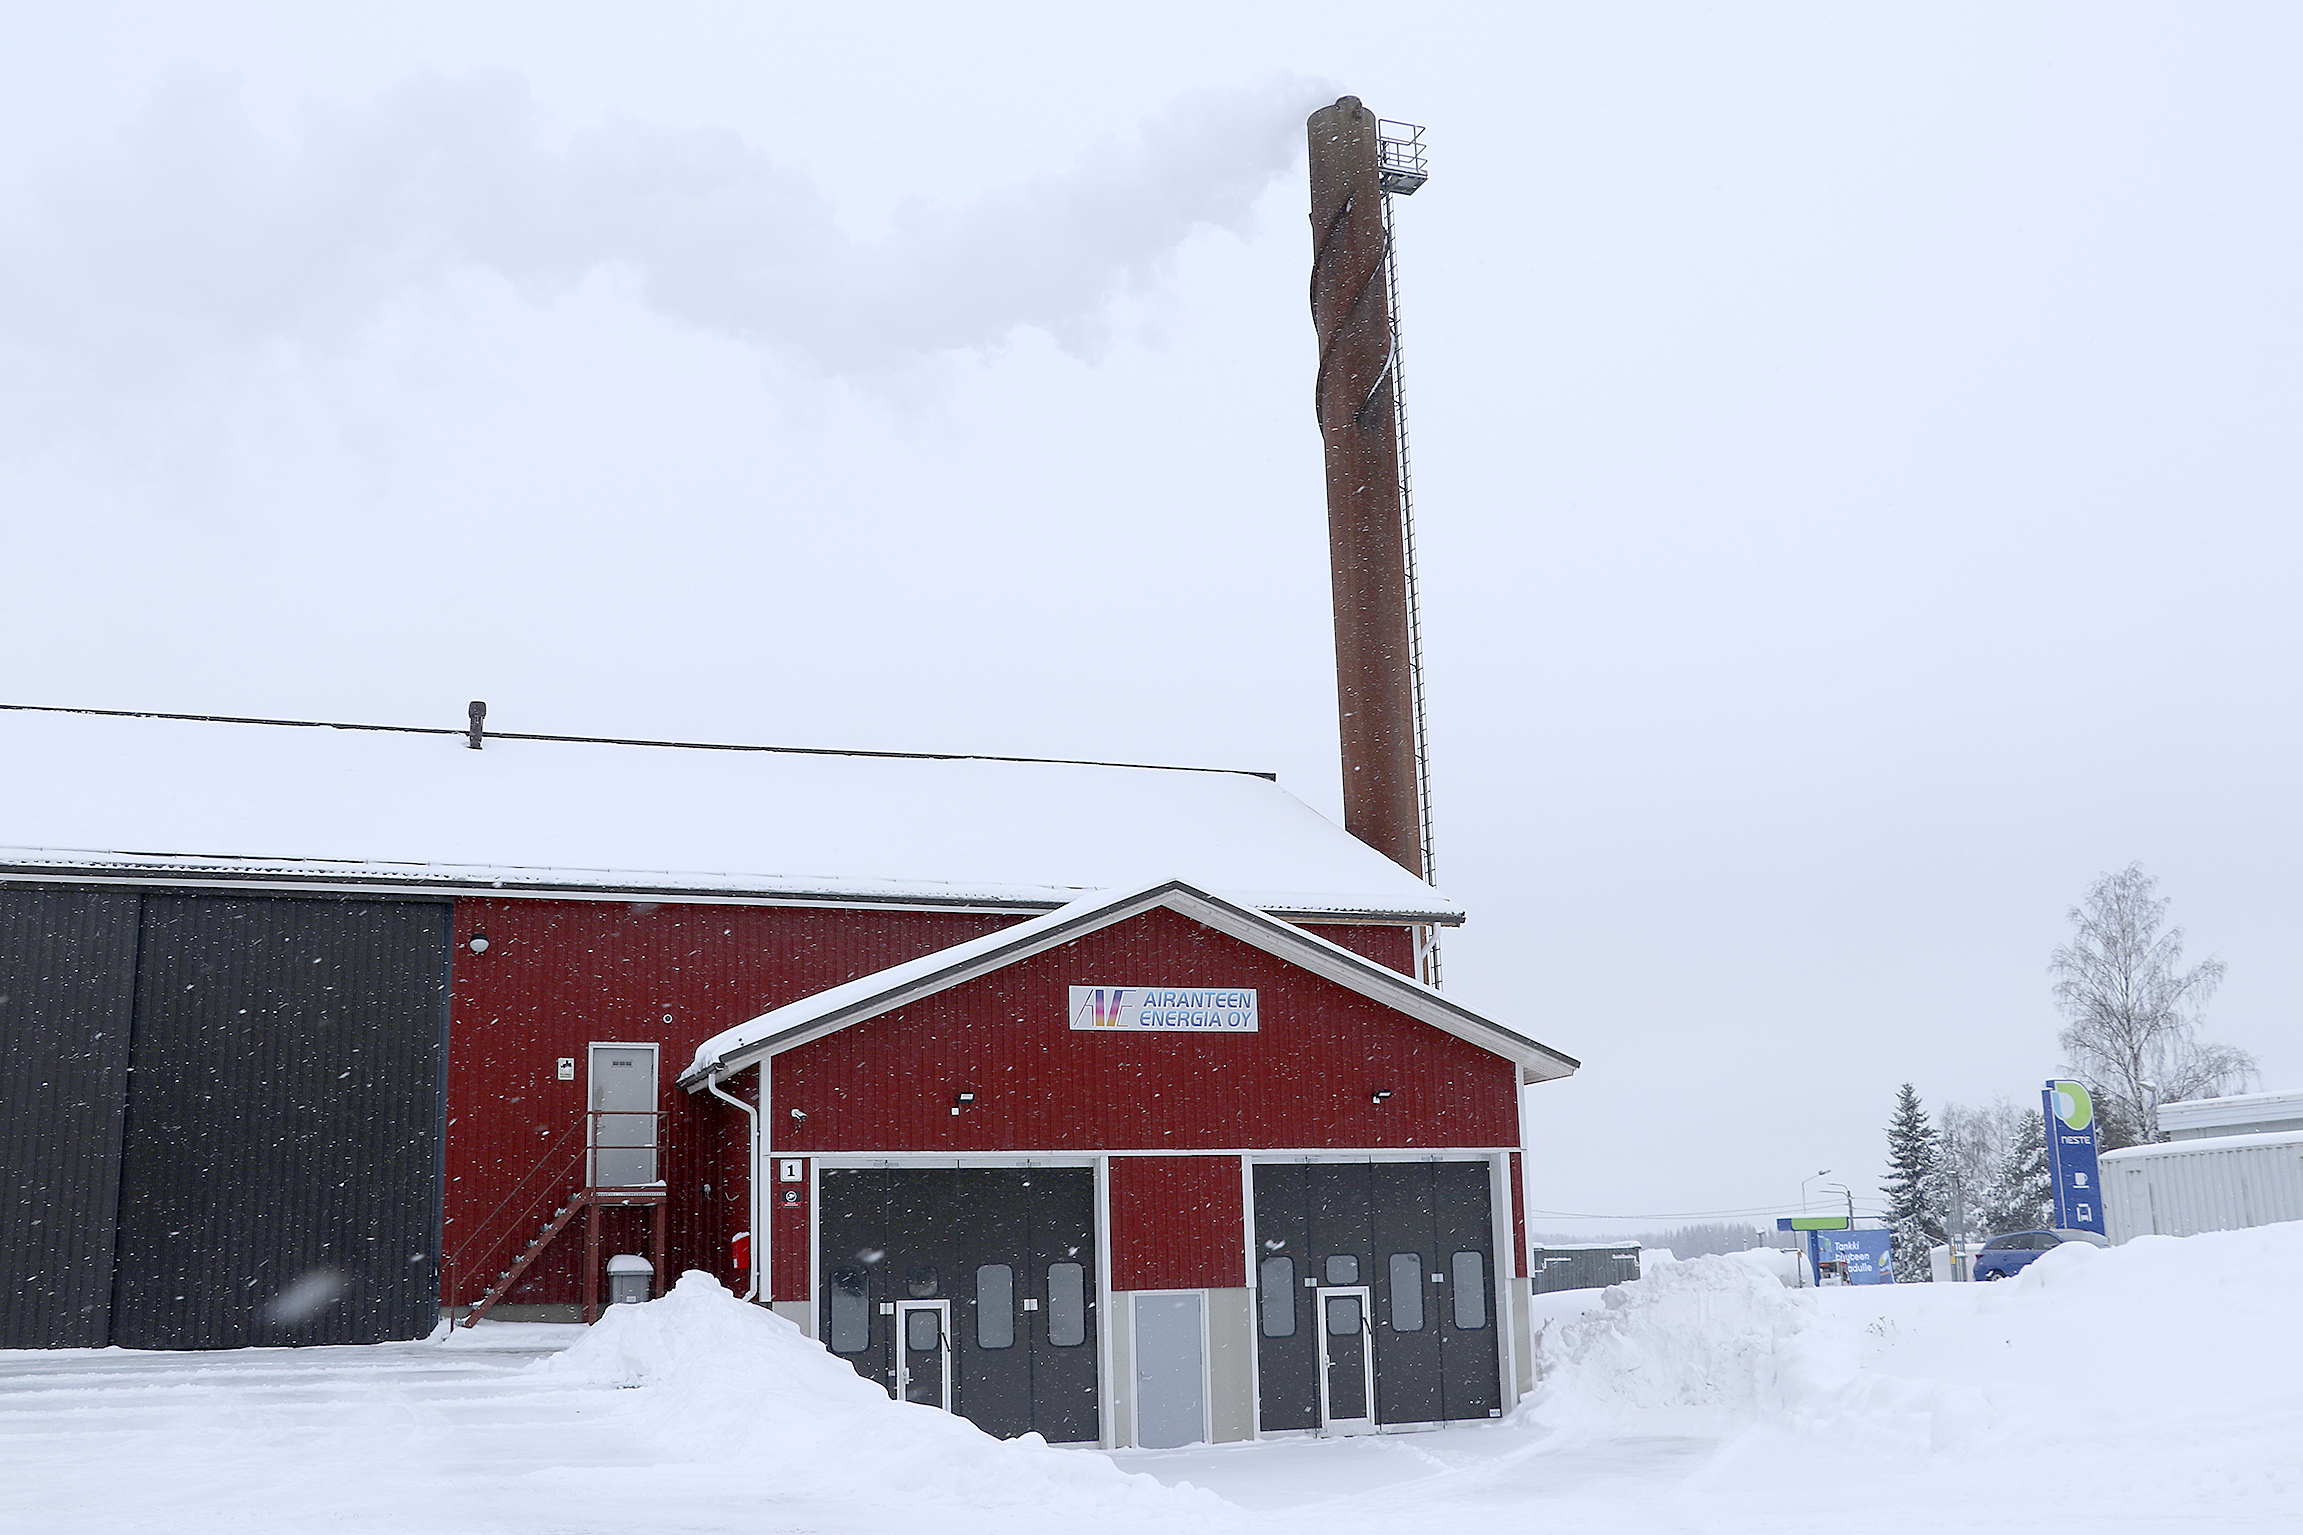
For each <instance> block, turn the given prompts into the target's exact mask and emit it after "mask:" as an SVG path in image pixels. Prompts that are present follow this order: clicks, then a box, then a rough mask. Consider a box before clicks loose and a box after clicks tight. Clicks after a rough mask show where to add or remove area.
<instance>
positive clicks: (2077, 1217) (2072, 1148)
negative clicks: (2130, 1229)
mask: <svg viewBox="0 0 2303 1535" xmlns="http://www.w3.org/2000/svg"><path fill="white" fill-rule="evenodd" d="M2039 1100H2040V1101H2039V1108H2040V1113H2041V1115H2042V1116H2043V1117H2044V1118H2045V1119H2046V1121H2047V1166H2048V1169H2049V1171H2050V1173H2051V1174H2052V1175H2053V1177H2054V1179H2055V1215H2054V1221H2055V1224H2056V1225H2057V1226H2059V1227H2061V1228H2062V1229H2064V1230H2066V1231H2101V1230H2102V1229H2103V1194H2102V1179H2101V1176H2100V1173H2099V1170H2098V1168H2097V1165H2096V1161H2095V1100H2094V1099H2092V1098H2090V1097H2089V1096H2088V1094H2087V1089H2086V1088H2085V1087H2084V1086H2082V1085H2081V1084H2080V1083H2077V1082H2050V1083H2048V1084H2047V1087H2046V1089H2045V1091H2043V1092H2041V1093H2040V1095H2039Z"/></svg>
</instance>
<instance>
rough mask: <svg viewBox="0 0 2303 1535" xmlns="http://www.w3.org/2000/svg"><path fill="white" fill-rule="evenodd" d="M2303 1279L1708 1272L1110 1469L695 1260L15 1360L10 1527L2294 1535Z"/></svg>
mask: <svg viewBox="0 0 2303 1535" xmlns="http://www.w3.org/2000/svg"><path fill="white" fill-rule="evenodd" d="M2299 1276H2303V1224H2297V1225H2288V1226H2278V1227H2267V1228H2262V1229H2258V1230H2254V1231H2243V1232H2227V1233H2220V1234H2215V1235H2209V1236H2199V1237H2190V1238H2184V1239H2180V1240H2178V1239H2174V1238H2143V1239H2140V1240H2138V1241H2136V1242H2134V1243H2131V1244H2129V1245H2128V1246H2126V1247H2123V1248H2119V1249H2116V1250H2113V1251H2108V1252H2105V1251H2098V1250H2097V1249H2094V1248H2090V1247H2086V1246H2084V1245H2080V1244H2073V1245H2070V1246H2066V1247H2062V1248H2058V1249H2056V1250H2055V1251H2054V1252H2051V1253H2049V1254H2047V1255H2046V1256H2045V1257H2043V1258H2042V1259H2041V1260H2040V1261H2039V1262H2038V1263H2036V1264H2034V1265H2033V1266H2032V1268H2031V1269H2030V1270H2029V1271H2027V1272H2026V1273H2025V1274H2024V1275H2022V1276H2021V1277H2019V1278H2018V1279H2016V1280H2013V1281H2010V1282H2008V1283H2004V1284H1996V1285H1965V1286H1949V1285H1919V1286H1905V1287H1885V1286H1882V1287H1876V1288H1864V1289H1835V1290H1806V1291H1786V1290H1784V1289H1783V1288H1782V1287H1781V1286H1780V1285H1779V1284H1777V1283H1776V1282H1775V1280H1774V1279H1773V1278H1771V1277H1770V1276H1769V1275H1767V1274H1766V1273H1765V1272H1763V1271H1762V1270H1761V1269H1759V1268H1757V1267H1755V1266H1754V1265H1752V1264H1750V1263H1747V1262H1738V1261H1736V1260H1734V1259H1700V1260H1697V1261H1695V1262H1692V1263H1685V1264H1672V1265H1665V1266H1661V1267H1658V1268H1656V1269H1654V1270H1653V1271H1652V1272H1651V1273H1650V1274H1649V1276H1648V1277H1647V1278H1644V1279H1642V1280H1640V1281H1639V1282H1637V1283H1636V1284H1632V1285H1627V1286H1624V1287H1621V1288H1620V1289H1617V1290H1611V1291H1608V1292H1605V1294H1604V1295H1602V1294H1600V1293H1598V1292H1582V1293H1580V1294H1577V1295H1573V1296H1566V1297H1559V1296H1552V1297H1542V1298H1541V1300H1540V1304H1541V1306H1542V1309H1543V1313H1544V1320H1545V1326H1544V1332H1543V1358H1544V1361H1545V1367H1546V1375H1545V1380H1544V1383H1543V1386H1542V1389H1541V1390H1540V1391H1539V1393H1538V1394H1537V1396H1536V1397H1535V1398H1533V1399H1532V1400H1531V1401H1529V1402H1528V1403H1527V1404H1525V1405H1524V1406H1523V1407H1522V1408H1521V1409H1520V1410H1519V1411H1518V1412H1517V1413H1516V1414H1514V1415H1513V1416H1512V1417H1511V1418H1509V1419H1506V1420H1505V1421H1503V1422H1501V1423H1495V1424H1479V1425H1476V1426H1470V1427H1466V1428H1462V1429H1458V1430H1452V1431H1448V1432H1443V1433H1428V1434H1413V1435H1396V1436H1381V1437H1377V1438H1371V1439H1356V1440H1330V1441H1312V1440H1290V1441H1280V1442H1274V1443H1266V1444H1259V1445H1232V1446H1219V1447H1212V1448H1199V1449H1189V1450H1174V1451H1156V1452H1155V1451H1130V1452H1122V1453H1120V1454H1116V1455H1100V1454H1096V1453H1094V1452H1090V1451H1075V1450H1053V1449H1049V1448H1046V1447H1045V1446H1042V1445H1039V1444H1036V1443H1034V1442H1031V1441H1028V1440H1027V1441H1021V1442H1015V1443H1008V1444H1001V1443H997V1442H994V1441H992V1440H989V1439H986V1438H984V1437H983V1436H981V1435H979V1434H977V1433H976V1432H975V1431H974V1430H973V1429H971V1428H969V1427H968V1426H967V1425H966V1424H964V1423H962V1422H960V1421H959V1420H957V1419H953V1418H950V1417H948V1416H945V1415H943V1414H938V1413H932V1412H928V1411H926V1410H924V1409H919V1408H911V1407H903V1406H898V1405H896V1404H893V1403H890V1402H888V1401H887V1400H886V1399H885V1398H884V1397H883V1396H881V1395H880V1393H878V1392H877V1391H876V1390H874V1389H873V1388H871V1387H870V1386H868V1385H865V1384H864V1383H863V1382H861V1381H860V1380H858V1379H857V1378H856V1377H855V1376H854V1375H853V1374H852V1372H850V1371H849V1370H848V1369H847V1367H846V1366H845V1365H842V1364H839V1363H838V1362H837V1361H835V1360H833V1359H831V1358H830V1356H828V1355H826V1354H824V1353H823V1352H822V1351H821V1350H819V1349H817V1348H816V1347H815V1346H814V1345H812V1344H809V1343H807V1342H805V1341H804V1340H803V1339H801V1338H800V1337H799V1335H798V1334H797V1332H796V1331H794V1330H793V1329H791V1328H790V1327H789V1326H787V1325H786V1324H784V1323H782V1322H780V1321H778V1320H777V1319H775V1318H772V1317H769V1316H767V1315H765V1314H763V1313H761V1312H758V1311H756V1310H753V1309H751V1308H747V1307H743V1306H740V1305H738V1304H737V1303H736V1302H734V1301H733V1300H730V1299H729V1298H728V1297H727V1296H726V1294H725V1292H723V1291H720V1290H719V1289H718V1288H717V1287H716V1286H714V1285H712V1284H711V1283H710V1282H709V1281H707V1280H701V1279H700V1278H691V1279H690V1280H689V1281H687V1282H685V1283H684V1284H683V1285H682V1286H681V1288H680V1289H679V1290H677V1291H675V1292H674V1294H673V1295H672V1296H670V1297H668V1298H667V1299H666V1300H664V1301H660V1302H657V1303H655V1304H653V1305H650V1306H646V1307H633V1308H625V1309H622V1310H619V1311H616V1312H613V1313H611V1314H610V1317H609V1319H608V1320H607V1321H605V1322H603V1323H602V1324H601V1326H599V1327H598V1328H595V1329H592V1330H591V1331H590V1332H589V1333H586V1332H585V1331H584V1330H583V1329H579V1328H540V1327H534V1326H483V1327H481V1328H480V1329H478V1330H477V1331H475V1332H471V1333H463V1334H458V1335H457V1336H455V1337H454V1338H452V1339H450V1340H448V1341H446V1342H441V1343H415V1344H398V1345H390V1346H385V1347H380V1348H368V1349H308V1350H297V1351H279V1350H252V1351H246V1352H238V1353H223V1354H131V1353H124V1352H118V1351H110V1350H107V1351H98V1352H61V1353H18V1354H0V1529H6V1530H11V1531H13V1530H26V1531H32V1530H38V1531H44V1532H45V1531H59V1532H63V1531H90V1532H96V1531H137V1532H178V1531H182V1532H200V1531H219V1532H220V1531H232V1532H235V1535H239V1532H249V1535H266V1532H274V1531H327V1532H331V1535H336V1532H341V1535H368V1532H379V1531H395V1532H396V1531H409V1532H414V1531H424V1532H428V1535H468V1532H482V1531H488V1532H523V1535H525V1532H536V1535H543V1532H553V1535H574V1532H595V1531H596V1532H607V1531H646V1532H674V1531H680V1532H735V1531H744V1532H772V1531H797V1530H811V1531H826V1532H845V1531H927V1530H934V1531H939V1532H942V1531H951V1532H976V1531H985V1532H989V1531H995V1530H997V1531H1005V1532H1019V1531H1037V1530H1043V1529H1045V1530H1054V1529H1059V1528H1073V1529H1080V1528H1085V1529H1089V1530H1092V1531H1095V1532H1096V1535H1104V1532H1119V1531H1136V1530H1144V1531H1155V1530H1157V1531H1165V1530H1215V1531H1229V1530H1239V1531H1243V1532H1244V1531H1248V1530H1259V1531H1270V1530H1274V1529H1277V1530H1282V1531H1294V1530H1301V1531H1306V1532H1309V1531H1314V1530H1317V1531H1322V1532H1334V1531H1344V1532H1357V1531H1362V1530H1365V1531H1370V1532H1372V1531H1378V1530H1381V1531H1396V1530H1400V1529H1419V1530H1420V1529H1433V1528H1451V1527H1463V1525H1464V1523H1465V1522H1466V1521H1478V1522H1479V1523H1480V1524H1481V1525H1482V1526H1484V1527H1489V1528H1495V1527H1506V1528H1512V1529H1529V1530H1538V1529H1568V1528H1577V1527H1586V1526H1588V1527H1603V1528H1606V1529H1609V1530H1611V1531H1631V1532H1635V1535H1636V1532H1642V1531H1667V1530H1668V1531H1747V1530H1748V1531H1752V1532H1759V1531H1768V1532H1783V1531H1821V1530H1826V1529H1828V1530H1835V1531H1836V1530H1843V1529H1847V1528H1860V1529H1863V1530H1866V1531H1881V1530H1891V1531H1892V1530H1911V1531H1919V1530H1942V1529H1981V1528H1986V1527H1988V1528H1993V1529H1998V1528H2008V1527H2013V1528H2029V1527H2037V1528H2041V1529H2050V1528H2065V1527H2079V1526H2083V1525H2094V1526H2099V1527H2103V1528H2107V1529H2117V1530H2121V1531H2151V1530H2193V1529H2197V1530H2258V1529H2259V1530H2281V1531H2295V1530H2303V1277H2299ZM1499 1521H1500V1522H1501V1523H1500V1525H1499V1523H1498V1522H1499Z"/></svg>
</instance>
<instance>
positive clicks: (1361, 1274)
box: [1255, 1162, 1503, 1431]
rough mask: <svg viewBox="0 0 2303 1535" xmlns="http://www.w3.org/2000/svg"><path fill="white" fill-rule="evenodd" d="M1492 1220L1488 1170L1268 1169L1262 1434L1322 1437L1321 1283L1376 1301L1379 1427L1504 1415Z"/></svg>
mask: <svg viewBox="0 0 2303 1535" xmlns="http://www.w3.org/2000/svg"><path fill="white" fill-rule="evenodd" d="M1492 1209H1493V1204H1492V1201H1491V1200H1490V1198H1489V1169H1488V1164H1487V1163H1485V1162H1312V1163H1303V1162H1297V1163H1278V1164H1274V1163H1264V1164H1259V1165H1258V1166H1257V1167H1256V1169H1255V1234H1256V1258H1257V1272H1256V1281H1257V1293H1256V1335H1257V1336H1256V1344H1257V1366H1258V1375H1259V1394H1260V1396H1261V1400H1262V1418H1263V1427H1264V1428H1265V1429H1266V1430H1267V1431H1278V1430H1282V1429H1304V1428H1319V1427H1321V1426H1322V1424H1321V1421H1320V1352H1319V1335H1318V1329H1319V1327H1320V1326H1321V1325H1322V1321H1323V1318H1322V1316H1321V1314H1320V1313H1319V1311H1318V1310H1317V1308H1316V1307H1315V1305H1314V1298H1315V1296H1316V1295H1317V1294H1318V1290H1319V1287H1320V1286H1322V1285H1347V1286H1365V1287H1366V1289H1367V1292H1368V1302H1369V1304H1368V1307H1367V1332H1368V1337H1369V1339H1370V1341H1371V1342H1372V1343H1373V1346H1374V1351H1375V1364H1374V1371H1373V1374H1374V1382H1375V1403H1374V1406H1375V1413H1374V1418H1375V1421H1376V1422H1378V1423H1437V1422H1441V1421H1445V1420H1450V1419H1463V1418H1485V1417H1488V1416H1490V1415H1491V1414H1493V1413H1495V1412H1497V1411H1499V1410H1500V1409H1501V1407H1502V1404H1503V1387H1502V1383H1501V1381H1500V1379H1499V1378H1498V1374H1497V1368H1496V1365H1497V1358H1498V1355H1497V1350H1496V1336H1497V1328H1496V1317H1495V1311H1496V1283H1495V1261H1494V1259H1495V1255H1494V1237H1493V1234H1492V1233H1493V1230H1494V1227H1493V1224H1492V1220H1491V1215H1490V1212H1491V1210H1492ZM1355 1317H1356V1313H1355Z"/></svg>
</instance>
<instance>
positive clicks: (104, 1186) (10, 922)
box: [0, 886, 137, 1348]
mask: <svg viewBox="0 0 2303 1535" xmlns="http://www.w3.org/2000/svg"><path fill="white" fill-rule="evenodd" d="M136 922H137V898H136V896H134V895H132V894H111V893H88V892H83V891H78V890H70V889H64V888H60V887H55V886H49V887H45V888H39V889H30V890H0V1348H96V1347H101V1346H102V1345H103V1344H105V1343H106V1342H108V1341H110V1338H111V1325H112V1246H113V1236H114V1230H115V1219H114V1217H115V1213H116V1211H117V1209H118V1205H119V1188H120V1112H121V1104H122V1102H123V1100H124V1097H125V1094H126V1092H127V1081H128V1030H129V1022H130V1017H131V1012H132V1009H133V1006H134V1001H135V976H136Z"/></svg>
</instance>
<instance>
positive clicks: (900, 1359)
mask: <svg viewBox="0 0 2303 1535" xmlns="http://www.w3.org/2000/svg"><path fill="white" fill-rule="evenodd" d="M915 1311H933V1312H934V1313H935V1314H936V1317H937V1321H936V1340H937V1347H936V1367H937V1369H939V1370H940V1371H942V1373H943V1381H942V1386H943V1389H942V1390H941V1391H940V1392H939V1393H938V1395H937V1398H936V1400H937V1401H939V1402H940V1403H942V1404H943V1410H944V1411H945V1412H951V1411H954V1410H955V1409H954V1408H953V1407H952V1303H951V1302H950V1301H949V1300H948V1299H947V1300H899V1301H897V1302H896V1400H897V1401H899V1402H903V1401H909V1400H910V1397H909V1396H908V1395H907V1394H906V1392H907V1388H909V1387H910V1385H911V1383H912V1367H911V1363H910V1360H911V1353H912V1340H911V1328H910V1322H911V1314H912V1313H913V1312H915Z"/></svg>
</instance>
